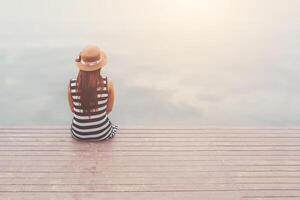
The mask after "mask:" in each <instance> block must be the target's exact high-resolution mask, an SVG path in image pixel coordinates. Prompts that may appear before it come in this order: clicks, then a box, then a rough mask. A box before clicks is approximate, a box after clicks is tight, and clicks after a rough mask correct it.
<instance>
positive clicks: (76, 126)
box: [70, 77, 117, 140]
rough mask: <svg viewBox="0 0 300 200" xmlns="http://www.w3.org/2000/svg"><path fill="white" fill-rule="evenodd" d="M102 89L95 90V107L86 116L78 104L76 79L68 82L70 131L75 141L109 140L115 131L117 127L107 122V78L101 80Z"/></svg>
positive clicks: (78, 96)
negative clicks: (71, 114) (70, 112)
mask: <svg viewBox="0 0 300 200" xmlns="http://www.w3.org/2000/svg"><path fill="white" fill-rule="evenodd" d="M102 80H103V85H104V87H103V88H102V90H101V88H97V102H98V104H97V106H96V107H94V109H95V110H94V111H93V112H91V115H90V116H88V115H87V114H86V113H83V108H82V105H81V103H80V95H79V92H78V90H76V88H77V87H76V84H77V82H76V79H71V80H70V91H71V95H72V99H73V106H74V115H73V121H72V125H71V131H72V134H73V136H74V137H75V138H76V139H97V140H104V139H107V138H111V136H113V135H114V134H115V132H116V130H117V126H115V125H113V124H112V123H111V121H110V120H109V118H108V116H107V113H106V108H107V102H108V81H107V77H105V78H103V79H102Z"/></svg>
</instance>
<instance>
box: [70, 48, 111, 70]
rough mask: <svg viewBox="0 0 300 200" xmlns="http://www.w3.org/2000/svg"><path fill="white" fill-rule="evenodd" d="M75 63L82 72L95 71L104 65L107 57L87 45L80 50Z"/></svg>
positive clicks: (99, 50) (100, 51) (97, 49)
mask: <svg viewBox="0 0 300 200" xmlns="http://www.w3.org/2000/svg"><path fill="white" fill-rule="evenodd" d="M75 62H76V64H77V67H78V68H79V69H80V70H82V71H95V70H97V69H100V68H102V67H104V65H106V63H107V57H106V55H105V53H104V52H103V51H102V50H101V49H99V48H98V47H97V46H95V45H88V46H86V47H84V48H83V49H82V50H81V52H80V54H79V55H78V57H77V58H76V60H75Z"/></svg>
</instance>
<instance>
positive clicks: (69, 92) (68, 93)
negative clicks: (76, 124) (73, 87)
mask: <svg viewBox="0 0 300 200" xmlns="http://www.w3.org/2000/svg"><path fill="white" fill-rule="evenodd" d="M67 91H68V92H67V95H68V100H69V106H70V110H71V111H72V112H74V107H73V100H72V96H71V91H70V82H68V89H67Z"/></svg>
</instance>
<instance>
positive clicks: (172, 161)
mask: <svg viewBox="0 0 300 200" xmlns="http://www.w3.org/2000/svg"><path fill="white" fill-rule="evenodd" d="M0 199H5V200H14V199H25V200H41V199H42V200H45V199H58V200H71V199H72V200H73V199H84V200H87V199H88V200H89V199H113V200H127V199H128V200H129V199H130V200H132V199H134V200H135V199H138V200H143V199H155V200H167V199H168V200H169V199H171V200H185V199H189V200H190V199H195V200H200V199H203V200H210V199H211V200H219V199H220V200H227V199H228V200H235V199H238V200H240V199H241V200H258V199H263V200H270V199H272V200H273V199H274V200H295V199H300V129H296V128H294V129H293V128H290V129H288V128H283V129H280V128H268V129H258V128H256V129H254V128H253V129H251V128H248V129H247V128H228V129H220V128H219V129H218V128H211V129H204V128H203V129H120V130H119V132H118V134H117V135H116V136H115V138H114V139H112V140H109V141H105V142H80V141H76V140H74V139H72V138H71V136H70V132H69V130H68V129H67V128H63V127H49V128H47V127H27V128H24V127H23V128H18V127H2V128H0Z"/></svg>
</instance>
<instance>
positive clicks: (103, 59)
mask: <svg viewBox="0 0 300 200" xmlns="http://www.w3.org/2000/svg"><path fill="white" fill-rule="evenodd" d="M106 64H107V57H106V54H105V53H104V52H102V51H101V62H100V63H98V64H95V65H84V64H82V63H81V62H76V65H77V67H78V69H80V70H82V71H88V72H89V71H95V70H97V69H100V68H103V67H104V66H105V65H106Z"/></svg>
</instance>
